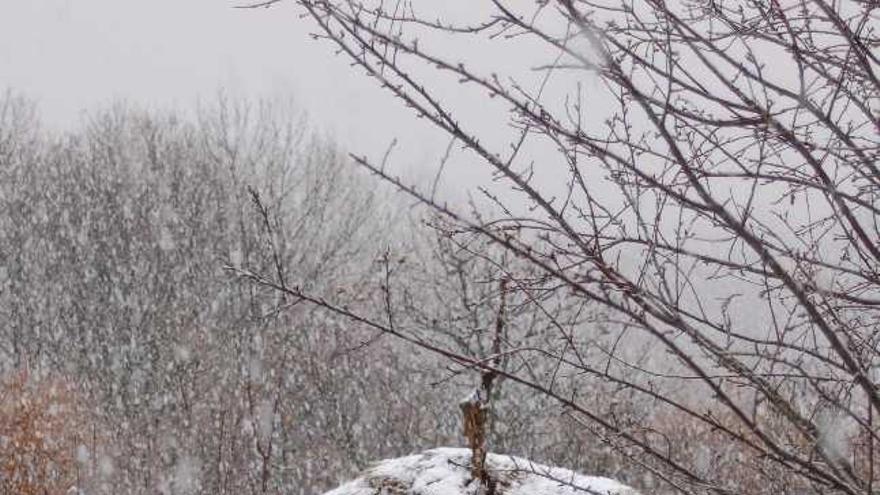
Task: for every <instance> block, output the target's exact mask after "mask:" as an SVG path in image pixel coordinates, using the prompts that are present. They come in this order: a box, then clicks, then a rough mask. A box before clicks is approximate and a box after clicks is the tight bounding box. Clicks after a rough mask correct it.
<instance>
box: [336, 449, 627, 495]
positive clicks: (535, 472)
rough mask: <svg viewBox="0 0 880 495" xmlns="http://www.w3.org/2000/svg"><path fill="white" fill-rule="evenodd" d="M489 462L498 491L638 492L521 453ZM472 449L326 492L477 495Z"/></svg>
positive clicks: (506, 494) (400, 463) (378, 472)
mask: <svg viewBox="0 0 880 495" xmlns="http://www.w3.org/2000/svg"><path fill="white" fill-rule="evenodd" d="M487 457H488V458H487V465H488V469H489V472H490V475H491V477H492V479H493V480H495V482H496V494H497V495H637V492H636V491H635V490H633V489H632V488H629V487H627V486H625V485H622V484H620V483H618V482H616V481H614V480H611V479H608V478H600V477H595V476H582V475H579V474H577V473H574V472H572V471H569V470H568V469H562V468H556V467H548V466H543V465H541V464H535V463H533V462H531V461H528V460H526V459H521V458H519V457H512V456H505V455H499V454H489V455H488V456H487ZM470 459H471V451H470V450H468V449H453V448H440V449H433V450H428V451H426V452H423V453H421V454H416V455H411V456H407V457H399V458H397V459H388V460H385V461H382V462H380V463H378V464H376V465H375V466H373V467H372V468H370V469H368V470H367V471H366V472H364V473H363V475H362V476H361V477H360V478H358V479H356V480H354V481H351V482H349V483H346V484H344V485H342V486H340V487H339V488H337V489H335V490H333V491H331V492H327V493H326V494H325V495H476V494H477V493H478V491H479V481H474V480H472V478H471V473H470Z"/></svg>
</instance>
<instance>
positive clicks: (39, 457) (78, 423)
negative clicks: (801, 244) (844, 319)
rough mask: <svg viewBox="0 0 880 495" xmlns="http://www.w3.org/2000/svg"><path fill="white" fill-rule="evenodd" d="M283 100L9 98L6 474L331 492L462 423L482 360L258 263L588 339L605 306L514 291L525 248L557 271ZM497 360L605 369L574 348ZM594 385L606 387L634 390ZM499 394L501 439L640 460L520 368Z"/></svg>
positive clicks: (8, 478)
mask: <svg viewBox="0 0 880 495" xmlns="http://www.w3.org/2000/svg"><path fill="white" fill-rule="evenodd" d="M287 108H288V107H285V106H284V105H278V104H277V102H258V103H248V102H243V101H234V100H229V99H226V98H219V99H218V101H217V102H215V103H214V104H211V105H208V106H204V107H202V108H200V109H199V110H198V111H197V112H195V113H194V114H193V115H185V114H181V113H175V112H158V111H143V110H138V109H134V108H131V107H129V106H126V105H117V106H114V107H112V108H110V109H105V110H102V111H97V112H94V113H92V114H91V116H90V117H88V118H86V119H85V120H84V121H83V123H82V125H81V126H80V127H78V128H77V129H75V130H73V131H69V132H61V133H59V132H50V131H47V130H45V129H43V128H42V127H41V124H40V120H39V115H38V112H37V110H36V108H35V106H34V105H33V104H32V103H31V102H30V101H28V100H27V99H25V98H22V97H19V96H16V95H14V94H11V93H7V94H5V95H4V96H3V97H2V99H0V314H2V318H0V376H2V377H4V378H3V379H2V385H0V394H2V397H3V403H4V404H3V408H2V409H0V457H2V458H3V459H4V462H2V463H0V472H2V473H4V477H3V479H4V483H8V485H3V487H4V489H5V490H6V491H7V492H8V491H10V490H12V491H16V492H21V493H73V492H74V491H76V490H79V491H80V493H84V494H103V493H114V494H115V493H130V494H137V493H144V494H146V493H150V494H154V493H162V494H185V493H186V494H189V493H205V494H246V493H285V494H299V493H303V494H305V493H318V492H320V491H321V490H322V489H325V488H329V487H331V486H334V485H335V484H337V483H338V482H339V481H341V480H344V479H346V478H348V477H350V476H352V475H353V474H355V473H356V472H357V471H358V470H360V469H363V468H364V467H366V466H367V465H368V464H369V463H370V462H371V461H372V460H375V459H378V458H383V457H389V456H395V455H401V454H405V453H409V452H413V451H418V450H421V449H424V448H429V447H433V446H438V445H458V444H460V443H461V437H460V424H459V419H458V411H457V407H456V406H455V403H456V402H457V400H458V398H460V397H461V396H462V395H463V394H464V393H465V392H466V390H467V389H468V388H469V387H471V386H473V385H474V383H473V377H472V376H469V375H468V374H467V372H468V371H470V370H469V369H468V368H467V367H461V366H452V365H450V363H449V362H447V361H446V360H444V359H442V358H441V357H438V356H434V355H431V354H429V353H426V352H425V351H423V350H419V349H417V348H413V347H412V346H408V345H406V344H405V343H404V342H400V341H398V340H395V339H389V338H387V337H383V336H382V335H381V334H377V333H375V332H374V331H371V330H370V329H369V328H367V327H364V326H362V325H361V326H358V325H357V324H356V323H355V322H351V321H349V320H347V319H343V318H342V317H339V316H334V315H333V314H331V313H327V312H325V311H322V310H321V308H318V307H315V306H313V305H309V304H304V303H302V301H300V300H296V299H295V298H290V297H288V296H285V295H284V294H283V293H280V292H279V291H276V290H273V289H272V288H270V287H265V286H263V285H260V284H253V283H248V281H246V280H242V279H241V277H239V276H237V274H240V273H241V271H242V270H248V271H249V273H270V274H272V276H273V277H277V278H278V279H279V280H281V281H284V280H287V281H288V283H290V282H289V281H296V283H297V284H305V285H306V286H307V287H306V288H307V289H308V290H309V291H310V293H313V294H322V295H324V296H326V297H328V298H332V299H333V300H334V301H336V302H337V303H340V304H344V305H346V307H349V308H351V309H352V310H353V311H357V312H358V314H367V315H371V316H373V317H375V318H378V319H383V318H387V319H389V320H391V322H392V324H397V325H401V326H406V327H407V328H409V329H412V331H414V332H417V336H416V338H418V339H423V340H424V341H426V342H436V343H438V345H442V346H444V347H448V348H451V349H456V350H457V351H459V352H462V353H464V354H467V355H474V356H488V355H489V354H490V353H491V349H490V348H489V346H490V340H491V339H490V337H489V336H490V334H491V333H492V329H493V328H494V327H495V325H497V323H498V321H499V319H500V318H503V320H504V332H505V334H504V339H505V346H508V347H509V348H516V349H519V348H528V347H532V346H544V347H545V348H547V349H553V348H562V347H566V346H570V345H573V342H562V341H559V340H558V338H556V337H551V335H552V332H549V330H550V329H551V327H552V325H556V324H558V322H559V321H561V320H564V321H567V322H569V323H571V324H573V325H579V324H581V323H585V322H590V321H593V320H595V318H596V316H597V315H596V314H595V313H594V312H593V310H591V309H590V308H588V307H584V305H583V303H578V305H577V306H573V305H572V303H570V302H566V300H565V298H561V297H559V296H558V295H557V294H555V293H553V294H550V293H548V296H547V297H543V298H538V299H535V298H534V297H533V296H528V295H527V292H524V291H521V290H514V289H511V290H509V291H501V292H499V290H498V287H499V281H500V280H501V279H502V278H505V277H508V276H509V275H510V273H512V272H516V273H517V280H520V281H524V280H528V279H529V277H533V278H534V279H535V281H536V283H540V280H539V279H540V277H539V275H538V274H535V273H531V272H530V270H532V271H533V269H530V268H529V267H528V266H527V265H522V266H521V264H518V263H517V262H516V260H515V259H510V258H509V256H508V255H506V254H505V253H504V252H503V251H501V250H499V249H497V248H494V247H493V246H491V245H490V244H488V243H487V242H486V241H485V240H481V239H479V238H467V237H464V238H463V237H461V236H451V235H449V230H448V227H449V226H447V225H441V220H440V219H439V218H437V217H432V216H430V215H429V214H428V213H427V212H426V211H422V210H419V209H418V208H413V207H412V206H411V205H406V204H404V203H401V202H395V200H394V199H393V198H391V197H390V196H388V195H386V194H385V193H384V192H383V191H382V190H381V189H377V188H376V187H375V184H374V183H372V182H368V181H369V179H368V178H366V177H363V176H362V175H360V172H359V171H358V170H357V169H355V168H353V167H351V166H350V165H349V163H347V159H346V158H344V156H343V155H342V154H341V153H340V152H339V150H338V149H337V148H336V147H335V146H334V145H333V143H332V142H331V141H330V140H328V139H326V138H322V137H320V136H318V135H316V134H315V133H313V132H311V131H310V130H309V129H308V126H307V123H306V121H305V120H304V119H303V118H301V117H299V116H298V115H297V114H296V112H293V111H289V110H287ZM501 298H506V299H507V300H506V305H505V306H504V308H505V309H503V313H504V314H499V311H500V310H499V308H500V307H501V305H500V301H501ZM395 319H396V321H395ZM414 335H415V334H414ZM574 345H580V344H574ZM585 352H591V351H589V350H585ZM499 363H500V365H501V366H504V367H509V368H510V369H515V370H517V371H521V372H526V373H530V374H532V375H534V376H551V375H552V376H554V377H558V378H554V379H555V381H556V382H557V387H558V390H559V391H560V392H561V393H566V394H574V393H578V394H586V393H587V390H586V389H585V388H584V383H583V381H580V382H579V384H578V385H577V387H575V386H574V385H573V383H574V382H573V378H572V376H569V375H567V374H566V373H565V370H564V369H563V367H562V366H561V363H555V364H554V363H552V362H551V363H550V364H549V365H548V362H547V361H546V360H543V361H542V360H536V361H535V362H530V361H529V360H526V359H519V360H512V359H501V360H500V361H499ZM595 387H596V388H595V390H594V391H593V392H595V394H596V395H595V397H596V398H595V400H597V401H599V400H602V401H605V400H607V397H614V399H613V400H614V401H620V402H622V403H623V402H627V398H626V397H625V396H624V393H621V394H615V391H614V390H613V387H608V386H607V385H602V384H600V383H599V382H596V383H595ZM603 387H604V388H606V389H607V390H603ZM494 394H495V396H496V397H494V401H495V404H496V407H495V416H496V417H495V418H494V421H493V422H492V429H491V445H492V448H493V449H495V450H497V451H500V452H507V453H513V454H521V455H526V456H530V457H535V458H538V459H541V460H543V461H548V462H555V463H558V464H562V465H566V466H569V467H572V468H575V469H580V470H583V471H586V472H590V473H598V474H607V475H610V476H626V474H627V473H626V472H625V471H626V462H625V460H622V459H621V458H620V457H619V456H616V455H614V454H612V453H611V450H610V448H608V447H607V446H606V445H604V444H602V443H601V442H597V441H595V440H594V439H591V438H589V437H588V436H587V435H588V433H587V432H584V431H583V430H582V429H578V430H575V429H572V428H571V427H570V426H571V421H572V420H571V418H569V416H568V415H567V414H566V411H564V410H559V409H558V408H557V409H553V410H548V406H549V404H551V400H552V399H550V398H546V397H543V396H540V395H536V394H532V393H529V392H528V390H525V389H520V388H516V387H515V386H513V384H510V385H508V384H507V383H505V382H504V379H503V378H501V379H500V380H499V383H498V385H497V386H496V388H495V392H494ZM606 394H608V395H607V396H606ZM621 410H623V409H621ZM628 410H631V411H636V410H638V408H637V405H634V403H630V404H629V406H628ZM622 414H623V413H622ZM23 424H29V425H30V426H29V428H30V430H29V431H31V432H32V434H26V433H25V432H24V430H23V429H22V428H21V427H20V425H23ZM13 432H15V433H13ZM41 438H46V439H48V441H50V443H51V449H49V450H47V449H43V450H39V449H37V447H34V446H35V445H36V446H39V445H41V444H40V443H39V442H41V441H42V440H40V439H41ZM34 442H37V443H34ZM27 445H30V446H31V447H33V448H31V447H26V446H27ZM40 448H42V447H40ZM28 449H30V450H28ZM34 449H37V450H34ZM41 452H42V453H41ZM46 473H51V475H50V474H46ZM16 479H18V480H30V481H28V482H27V483H31V484H30V485H27V486H28V487H31V488H26V485H25V484H19V485H14V484H12V483H14V482H15V480H16ZM21 483H24V482H21ZM27 490H32V491H27Z"/></svg>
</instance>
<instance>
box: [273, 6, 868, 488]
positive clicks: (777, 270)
mask: <svg viewBox="0 0 880 495" xmlns="http://www.w3.org/2000/svg"><path fill="white" fill-rule="evenodd" d="M278 1H280V0H275V1H269V2H266V3H262V4H260V5H259V6H269V5H271V4H274V3H278ZM296 3H297V4H298V5H299V7H300V8H301V9H302V10H303V11H304V12H305V13H306V14H307V16H308V17H310V18H311V20H312V21H313V22H314V25H315V27H316V33H315V36H316V37H317V38H321V39H325V40H329V42H330V43H332V44H333V45H335V47H336V49H337V50H338V51H339V52H340V53H342V54H344V55H345V56H347V57H348V58H349V60H350V61H351V62H352V63H353V64H355V65H356V66H357V67H358V68H359V70H360V71H362V72H365V73H366V74H367V75H368V76H370V77H372V78H374V79H375V80H376V81H378V83H379V85H380V86H381V87H382V88H384V89H385V90H387V91H389V92H391V93H392V94H393V95H394V96H396V97H397V98H399V100H400V101H401V102H402V103H403V104H405V105H407V106H408V107H410V108H412V109H413V111H414V114H415V116H417V117H419V118H421V119H425V120H427V121H428V122H430V123H431V124H433V125H434V126H435V127H436V128H438V129H439V130H441V131H442V132H444V133H446V134H447V135H448V137H449V138H450V139H451V140H452V142H453V143H455V144H457V145H459V146H461V147H462V148H463V150H464V152H463V157H464V158H465V159H468V160H470V161H473V160H474V159H477V160H479V162H481V163H482V164H484V166H485V167H486V168H487V170H488V171H489V172H491V174H493V179H494V183H493V184H487V185H486V188H484V189H483V191H484V194H485V197H486V199H487V200H488V202H489V203H491V204H493V205H494V209H493V210H492V212H494V213H491V212H487V211H486V210H485V209H482V210H479V209H478V210H464V209H460V208H457V207H455V206H448V205H446V204H445V203H443V202H441V201H438V200H437V198H436V197H435V195H434V194H433V192H432V191H431V190H430V189H429V188H420V187H418V186H416V185H411V184H408V183H404V182H403V181H402V180H401V179H400V178H398V177H397V176H395V175H394V174H392V173H391V172H389V169H388V168H387V167H385V165H384V160H382V161H380V160H375V161H374V160H373V159H371V158H369V157H362V156H353V158H354V160H356V161H357V162H358V163H360V164H361V165H363V166H364V167H366V168H368V169H370V170H371V171H373V172H374V173H376V174H377V175H379V176H380V177H382V178H383V179H385V180H386V181H389V182H391V183H393V184H394V185H396V186H397V187H399V188H400V189H402V190H404V191H405V192H407V193H408V194H409V195H411V196H412V197H414V198H416V199H418V200H419V201H421V202H423V203H425V204H427V205H429V206H430V207H432V208H433V209H434V210H435V211H437V212H439V213H440V214H442V215H443V216H445V218H446V219H447V221H449V222H450V223H451V226H450V227H449V229H448V233H449V235H450V237H456V236H458V237H460V236H469V235H474V234H477V235H480V236H482V237H484V238H485V239H488V240H490V241H491V242H492V243H494V244H495V245H497V246H500V247H502V248H503V249H504V250H506V251H508V252H509V253H511V254H513V255H515V256H516V257H517V258H518V259H520V260H523V261H524V262H525V263H526V264H528V265H530V266H531V267H533V268H535V269H536V270H537V271H538V272H539V273H540V276H538V277H533V278H524V277H519V278H517V277H516V276H513V277H512V278H511V279H510V287H511V290H516V291H520V292H521V293H522V294H526V295H528V297H531V298H533V299H539V298H538V297H537V294H546V293H556V294H559V295H560V297H564V298H566V299H569V300H580V301H583V302H588V303H589V304H593V305H599V306H601V307H602V308H604V312H605V314H606V318H605V321H604V322H602V323H601V324H599V323H591V324H590V325H589V326H585V325H583V324H578V323H574V324H572V323H571V322H567V321H564V320H560V319H556V320H554V321H555V323H556V325H555V326H554V331H555V332H557V337H558V339H559V341H561V342H566V343H567V344H566V345H563V346H540V347H535V348H521V349H517V350H516V353H515V356H512V357H509V358H510V359H521V360H523V361H524V362H528V361H529V360H545V361H547V362H551V363H557V365H558V367H559V369H561V370H563V371H562V374H563V375H565V376H569V377H571V379H572V380H573V381H574V382H575V383H587V382H594V381H595V382H597V383H601V384H604V385H605V386H609V387H610V390H617V391H625V393H627V394H630V395H628V396H631V397H634V398H637V399H638V400H639V401H642V402H639V403H638V404H640V407H642V408H643V409H640V408H632V407H630V408H628V409H625V410H624V409H623V408H621V407H619V406H620V402H621V401H619V400H617V398H616V397H617V396H615V395H613V394H611V393H610V392H609V393H608V394H607V395H604V396H600V397H595V396H591V397H584V396H581V395H579V394H577V390H578V386H574V387H572V388H571V389H569V390H571V392H570V393H562V392H561V391H560V389H559V388H558V387H557V385H556V382H555V381H554V380H555V378H556V377H557V376H559V374H558V373H556V374H553V375H535V374H528V373H526V372H524V371H523V370H513V369H511V368H508V369H500V368H499V367H497V366H495V365H494V361H493V360H486V359H483V356H478V355H474V354H471V353H468V352H462V351H460V350H457V349H455V348H453V347H451V346H448V345H443V344H438V343H437V342H435V341H431V340H428V339H425V338H423V337H422V334H418V333H415V332H414V331H410V329H406V328H403V327H401V326H400V325H399V324H396V323H395V322H393V321H391V320H390V319H383V318H370V317H368V316H364V315H362V314H357V313H356V312H354V311H352V310H350V309H349V308H346V307H344V306H341V305H339V304H336V303H334V302H333V301H332V300H328V299H326V298H323V297H320V296H315V295H314V294H312V293H311V292H310V291H308V290H307V288H305V287H303V286H300V285H297V284H296V283H279V282H275V283H270V282H267V281H264V282H267V283H269V285H273V286H274V287H275V288H276V289H279V290H281V291H282V292H286V293H288V294H289V295H290V296H293V297H297V298H303V299H307V300H309V301H311V302H313V303H315V304H318V305H319V306H322V307H324V308H326V309H330V310H332V311H334V312H336V313H337V314H341V315H343V316H346V317H348V318H351V319H353V320H355V321H359V322H361V323H363V324H366V325H368V326H370V327H372V328H373V329H376V330H379V331H382V332H385V333H386V334H391V335H394V336H397V337H398V338H400V339H401V340H404V341H407V342H410V343H411V344H414V345H416V346H419V347H421V348H423V349H429V350H430V351H432V352H435V353H437V354H439V355H442V356H444V357H446V358H449V359H451V360H453V361H455V362H458V363H459V364H464V365H466V366H469V367H473V368H476V369H481V370H483V371H491V372H493V373H497V374H498V375H499V376H503V377H504V378H505V379H506V380H508V381H510V382H515V383H519V384H520V385H522V386H525V387H528V388H530V389H532V390H533V391H534V392H536V393H538V394H543V395H544V396H547V397H551V398H553V399H555V400H556V402H557V403H558V404H559V405H560V406H561V407H562V408H563V409H564V410H565V411H566V412H567V413H568V414H569V417H570V418H571V419H572V421H573V423H574V424H576V425H579V426H580V427H581V429H582V430H583V431H588V432H590V434H591V435H592V436H591V438H593V439H599V440H601V441H602V442H604V443H606V444H608V445H610V446H611V447H613V448H614V449H615V452H616V453H617V454H616V455H617V456H619V457H620V458H621V459H626V461H627V462H628V463H629V465H630V467H629V468H628V469H627V472H625V473H623V475H626V476H627V477H629V478H630V482H631V483H633V484H635V485H636V486H641V487H643V488H645V489H648V490H659V491H663V492H680V493H807V492H812V493H850V494H855V493H872V492H873V491H874V490H875V478H876V475H877V474H876V471H877V469H876V467H875V458H876V454H877V453H878V449H877V441H878V440H880V438H878V436H877V434H878V430H877V426H876V425H875V416H876V415H877V413H880V391H878V388H877V381H878V380H880V377H878V376H877V372H876V369H877V366H878V364H880V363H878V361H880V359H878V358H880V356H878V351H877V349H878V347H877V346H878V340H880V327H878V316H880V313H878V307H880V285H878V283H880V275H878V273H880V244H878V239H880V225H878V218H880V216H878V207H877V204H878V201H877V199H878V194H880V187H878V185H880V171H878V168H877V158H878V153H880V146H878V143H880V141H878V132H880V124H878V105H880V79H878V75H877V71H878V69H880V59H878V57H877V52H876V47H877V45H878V43H880V38H878V34H877V33H876V29H877V27H878V14H877V12H876V10H875V9H876V7H877V5H876V3H875V2H865V1H856V0H844V1H837V2H828V1H826V0H773V1H770V2H758V1H754V2H753V1H746V0H742V1H732V0H731V1H728V0H715V1H711V2H690V1H682V2H662V1H659V0H641V1H635V0H633V1H623V2H604V1H596V2H594V1H586V0H558V1H535V2H503V1H500V0H491V1H488V2H483V3H480V4H479V5H476V4H472V3H468V5H467V6H466V7H465V8H461V9H455V8H454V7H449V8H441V7H439V6H436V5H433V4H432V5H422V4H420V3H416V2H405V1H398V2H384V1H378V0H377V1H358V0H335V1H334V0H321V1H317V0H299V1H297V2H296ZM462 46H467V47H468V50H461V49H460V48H461V47H462ZM478 46H484V47H486V49H487V50H488V52H483V54H484V55H485V53H489V54H494V55H496V58H498V57H501V58H505V57H506V58H505V60H507V61H510V60H518V59H519V58H520V57H522V58H523V59H524V60H527V62H526V63H531V62H533V60H532V59H531V58H529V57H528V56H527V55H528V54H534V53H537V54H539V57H538V58H543V62H539V63H537V64H534V65H533V67H532V68H533V69H534V71H533V72H526V71H520V70H517V69H515V68H514V69H511V68H510V67H509V64H508V66H505V65H504V64H495V65H493V64H492V63H491V58H492V57H485V56H484V57H482V58H481V57H480V56H479V53H480V52H479V50H478V49H476V48H473V47H478ZM536 75H537V77H535V76H536ZM446 77H450V78H451V79H452V80H454V81H457V82H458V83H460V84H461V86H462V89H461V92H462V93H466V92H468V91H471V92H472V93H470V94H472V95H477V96H476V97H477V98H482V99H484V100H486V101H488V100H489V98H491V99H492V101H493V102H495V103H492V105H496V106H497V107H500V108H502V109H503V111H504V112H505V113H504V116H503V118H501V119H499V120H498V121H495V122H492V126H494V128H493V127H492V126H490V127H489V129H488V130H487V127H486V126H485V125H482V124H481V123H480V122H478V121H475V119H474V118H473V116H472V114H470V113H469V109H468V108H467V100H462V99H460V98H458V97H452V96H450V94H451V92H450V91H448V86H444V82H443V81H444V80H445V79H444V78H446ZM554 82H560V84H557V85H556V86H554ZM462 101H465V103H464V104H462V103H461V102H462ZM487 105H489V104H488V103H487ZM483 124H484V123H483ZM502 124H507V126H508V127H507V130H508V131H509V134H508V137H509V140H508V141H507V142H504V141H500V140H499V139H497V134H494V133H497V132H498V128H499V127H500V126H501V125H502ZM481 125H482V127H481ZM498 142H501V143H502V144H501V145H499V144H498ZM441 173H442V170H438V172H437V174H438V176H439V175H440V174H441ZM560 184H561V186H560ZM514 275H515V274H514ZM584 349H589V350H590V351H591V352H589V353H587V352H585V351H584ZM591 390H595V389H591ZM627 400H629V399H627ZM633 400H635V399H633ZM694 439H698V442H696V443H697V445H694V443H695V442H694Z"/></svg>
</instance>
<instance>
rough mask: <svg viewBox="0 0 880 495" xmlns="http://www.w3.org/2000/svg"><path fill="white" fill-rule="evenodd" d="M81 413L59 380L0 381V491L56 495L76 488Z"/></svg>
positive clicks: (67, 387) (14, 377)
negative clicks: (73, 487)
mask: <svg viewBox="0 0 880 495" xmlns="http://www.w3.org/2000/svg"><path fill="white" fill-rule="evenodd" d="M83 411H84V409H83V407H82V404H81V403H80V402H79V401H78V400H77V394H76V393H75V390H74V387H73V386H72V385H70V384H69V383H66V382H64V381H61V380H47V379H34V378H31V377H30V376H29V375H28V373H27V372H20V373H16V374H14V375H12V376H8V377H6V378H4V379H2V380H0V493H15V494H20V495H55V494H65V493H67V491H68V490H69V489H70V488H71V487H72V486H75V484H76V475H77V460H76V449H77V438H78V436H79V433H80V432H81V431H84V427H85V420H84V418H85V415H84V414H83Z"/></svg>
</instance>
